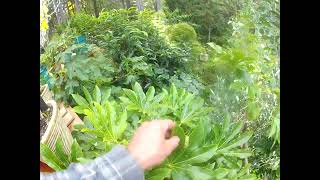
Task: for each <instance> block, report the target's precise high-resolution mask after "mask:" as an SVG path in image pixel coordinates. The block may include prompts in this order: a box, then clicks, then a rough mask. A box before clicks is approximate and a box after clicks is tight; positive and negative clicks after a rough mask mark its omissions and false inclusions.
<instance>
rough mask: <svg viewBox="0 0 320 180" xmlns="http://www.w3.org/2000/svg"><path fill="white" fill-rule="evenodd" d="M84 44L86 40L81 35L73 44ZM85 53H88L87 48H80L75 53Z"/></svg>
mask: <svg viewBox="0 0 320 180" xmlns="http://www.w3.org/2000/svg"><path fill="white" fill-rule="evenodd" d="M86 43H87V38H86V37H85V36H83V35H81V36H78V37H76V38H75V44H86ZM87 51H88V48H85V47H84V48H80V49H79V51H78V52H77V53H79V54H83V53H86V52H87Z"/></svg>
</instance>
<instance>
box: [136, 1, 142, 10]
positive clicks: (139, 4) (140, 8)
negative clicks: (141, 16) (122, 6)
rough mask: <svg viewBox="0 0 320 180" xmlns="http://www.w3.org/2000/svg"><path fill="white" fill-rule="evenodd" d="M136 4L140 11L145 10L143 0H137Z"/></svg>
mask: <svg viewBox="0 0 320 180" xmlns="http://www.w3.org/2000/svg"><path fill="white" fill-rule="evenodd" d="M136 6H137V9H138V11H143V4H142V0H136Z"/></svg>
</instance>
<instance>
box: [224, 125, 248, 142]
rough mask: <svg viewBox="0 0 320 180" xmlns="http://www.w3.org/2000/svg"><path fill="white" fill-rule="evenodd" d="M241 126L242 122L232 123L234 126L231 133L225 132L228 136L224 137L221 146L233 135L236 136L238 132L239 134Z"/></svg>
mask: <svg viewBox="0 0 320 180" xmlns="http://www.w3.org/2000/svg"><path fill="white" fill-rule="evenodd" d="M242 127H243V123H242V122H237V123H236V124H235V125H234V127H233V128H232V130H231V133H227V134H228V136H227V137H226V139H225V140H224V142H223V144H222V145H221V146H223V145H224V144H226V143H229V142H230V141H231V140H232V139H233V138H234V137H236V136H237V135H238V134H240V131H241V129H242Z"/></svg>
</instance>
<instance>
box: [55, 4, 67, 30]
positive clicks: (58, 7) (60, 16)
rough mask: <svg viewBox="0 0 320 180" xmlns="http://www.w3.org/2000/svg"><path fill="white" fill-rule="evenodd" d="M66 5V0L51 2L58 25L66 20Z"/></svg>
mask: <svg viewBox="0 0 320 180" xmlns="http://www.w3.org/2000/svg"><path fill="white" fill-rule="evenodd" d="M67 4H68V1H67V0H53V2H52V5H53V9H54V12H55V15H56V17H57V21H58V24H60V23H63V22H65V21H66V20H67V19H68V12H67V11H68V8H67Z"/></svg>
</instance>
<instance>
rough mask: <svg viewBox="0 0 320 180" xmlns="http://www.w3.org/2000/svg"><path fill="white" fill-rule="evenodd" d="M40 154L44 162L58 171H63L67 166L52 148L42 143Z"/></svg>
mask: <svg viewBox="0 0 320 180" xmlns="http://www.w3.org/2000/svg"><path fill="white" fill-rule="evenodd" d="M40 154H41V157H42V159H43V160H44V162H45V163H46V164H47V165H48V166H49V167H51V168H53V169H54V170H56V171H61V170H63V169H65V168H66V166H64V164H63V162H61V160H60V159H59V158H58V157H57V156H56V155H55V154H54V152H52V151H51V149H50V148H49V147H48V146H47V145H45V144H42V143H40Z"/></svg>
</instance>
